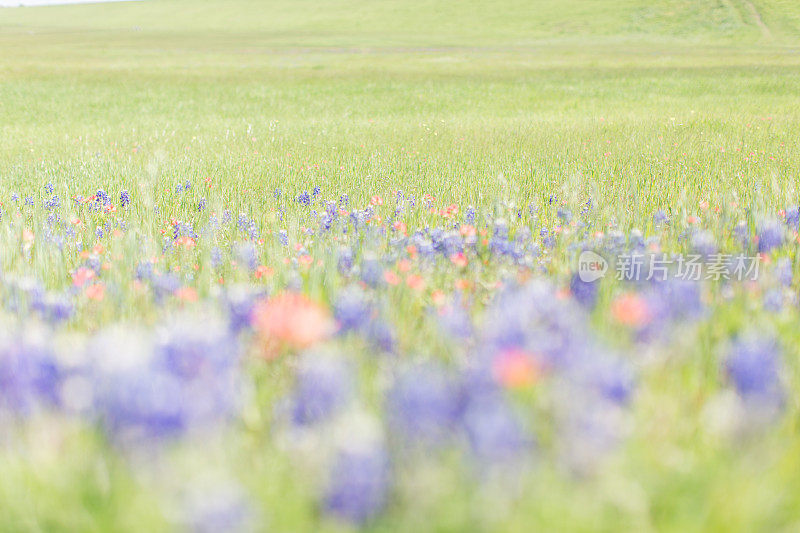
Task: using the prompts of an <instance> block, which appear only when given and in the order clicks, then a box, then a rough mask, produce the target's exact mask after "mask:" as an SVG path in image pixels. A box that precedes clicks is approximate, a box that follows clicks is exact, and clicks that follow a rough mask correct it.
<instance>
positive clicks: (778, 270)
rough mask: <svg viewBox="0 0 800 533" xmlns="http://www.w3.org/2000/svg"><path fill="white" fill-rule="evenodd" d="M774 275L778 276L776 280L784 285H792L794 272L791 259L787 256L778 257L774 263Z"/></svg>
mask: <svg viewBox="0 0 800 533" xmlns="http://www.w3.org/2000/svg"><path fill="white" fill-rule="evenodd" d="M775 277H776V278H778V282H779V283H780V284H781V285H783V286H784V287H790V286H791V285H792V278H793V277H794V273H793V272H792V260H791V259H789V258H788V257H781V258H780V259H778V261H777V262H776V263H775Z"/></svg>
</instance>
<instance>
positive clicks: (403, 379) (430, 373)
mask: <svg viewBox="0 0 800 533" xmlns="http://www.w3.org/2000/svg"><path fill="white" fill-rule="evenodd" d="M460 400H461V399H460V389H459V386H458V383H457V381H456V380H455V379H454V378H453V376H451V375H450V374H449V373H448V372H446V371H445V369H443V368H442V367H440V366H436V365H433V364H428V365H421V366H416V367H412V368H408V369H406V370H404V371H402V372H401V373H400V375H399V376H398V377H397V378H396V380H395V383H394V385H393V386H392V388H391V390H390V391H389V393H388V396H387V410H388V413H387V419H388V423H389V427H390V428H392V430H393V431H394V432H395V433H396V434H397V435H399V436H400V437H401V438H402V439H403V440H404V441H406V442H408V443H414V442H418V443H422V444H435V443H439V442H441V441H442V440H443V439H444V438H445V437H447V436H448V435H449V434H450V433H451V431H452V429H453V428H454V427H455V425H456V423H457V422H458V418H459V415H460Z"/></svg>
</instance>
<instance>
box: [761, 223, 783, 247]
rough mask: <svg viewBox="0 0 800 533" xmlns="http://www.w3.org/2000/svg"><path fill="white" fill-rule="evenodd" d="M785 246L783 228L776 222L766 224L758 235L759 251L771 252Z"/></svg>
mask: <svg viewBox="0 0 800 533" xmlns="http://www.w3.org/2000/svg"><path fill="white" fill-rule="evenodd" d="M781 244H783V228H782V227H781V225H780V224H778V223H777V222H776V221H769V222H765V223H764V224H763V225H762V226H761V228H760V231H759V233H758V251H759V252H761V253H766V252H769V251H770V250H772V249H774V248H777V247H778V246H780V245H781Z"/></svg>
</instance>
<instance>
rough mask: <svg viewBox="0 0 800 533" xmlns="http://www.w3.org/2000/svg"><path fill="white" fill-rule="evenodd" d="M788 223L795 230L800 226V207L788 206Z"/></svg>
mask: <svg viewBox="0 0 800 533" xmlns="http://www.w3.org/2000/svg"><path fill="white" fill-rule="evenodd" d="M786 225H787V226H788V227H789V228H790V229H793V230H794V231H797V230H798V228H799V227H800V208H798V207H797V206H796V205H793V206H790V207H787V208H786Z"/></svg>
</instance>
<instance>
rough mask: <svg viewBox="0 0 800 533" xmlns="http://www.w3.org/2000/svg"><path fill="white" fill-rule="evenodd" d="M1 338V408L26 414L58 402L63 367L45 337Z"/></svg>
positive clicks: (30, 335)
mask: <svg viewBox="0 0 800 533" xmlns="http://www.w3.org/2000/svg"><path fill="white" fill-rule="evenodd" d="M31 337H32V334H28V335H25V336H23V337H22V338H19V337H17V338H13V339H12V338H11V336H10V335H4V336H3V337H2V338H0V408H5V409H8V410H10V411H11V412H12V413H16V414H19V415H27V414H30V413H31V412H32V411H34V410H36V409H39V408H46V407H54V406H56V405H58V403H59V387H60V384H61V379H62V370H61V369H60V366H59V364H58V359H57V357H56V354H55V352H54V351H53V349H52V348H51V347H50V346H49V345H48V344H47V343H46V342H45V341H44V339H39V338H31Z"/></svg>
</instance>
